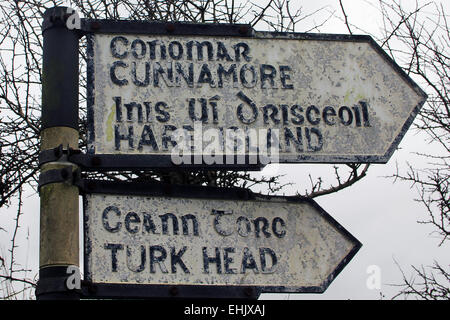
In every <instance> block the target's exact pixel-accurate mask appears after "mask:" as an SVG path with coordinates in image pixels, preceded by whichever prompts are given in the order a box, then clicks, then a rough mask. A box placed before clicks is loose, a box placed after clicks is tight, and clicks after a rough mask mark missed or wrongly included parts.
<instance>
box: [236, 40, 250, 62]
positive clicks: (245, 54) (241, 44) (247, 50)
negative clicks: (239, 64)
mask: <svg viewBox="0 0 450 320" xmlns="http://www.w3.org/2000/svg"><path fill="white" fill-rule="evenodd" d="M233 49H234V61H241V55H242V57H243V58H244V60H245V61H247V62H249V61H250V60H251V57H250V56H249V55H248V54H249V53H250V47H249V46H248V44H246V43H245V42H239V43H237V44H235V45H234V46H233ZM241 49H242V50H241Z"/></svg>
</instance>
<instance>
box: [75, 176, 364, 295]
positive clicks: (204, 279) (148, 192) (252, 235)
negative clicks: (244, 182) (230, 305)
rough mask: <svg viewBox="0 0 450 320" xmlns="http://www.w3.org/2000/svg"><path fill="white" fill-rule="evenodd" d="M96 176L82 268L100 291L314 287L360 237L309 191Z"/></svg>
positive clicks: (324, 283) (325, 281)
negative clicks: (267, 192) (304, 194)
mask: <svg viewBox="0 0 450 320" xmlns="http://www.w3.org/2000/svg"><path fill="white" fill-rule="evenodd" d="M93 183H94V182H90V184H91V191H88V192H87V193H86V195H85V196H84V201H85V202H84V219H85V220H84V230H85V252H86V256H85V268H84V270H85V275H86V279H87V280H88V281H90V282H92V283H94V285H95V286H97V291H96V292H97V294H100V295H101V296H104V295H106V296H108V294H109V295H110V296H114V295H116V296H128V297H141V298H142V297H155V296H178V297H193V296H195V297H208V296H211V292H214V296H215V297H229V298H238V297H246V295H247V297H248V295H249V294H248V293H249V292H250V293H252V294H251V295H252V296H253V295H256V297H257V295H258V294H257V293H261V292H297V293H298V292H315V293H320V292H324V291H325V289H326V288H327V287H328V285H329V284H330V283H331V281H332V280H333V279H334V278H335V277H336V275H337V274H338V273H339V272H340V271H341V270H342V269H343V268H344V267H345V265H346V264H347V263H348V262H349V261H350V259H351V258H352V257H353V256H354V255H355V254H356V252H357V251H358V250H359V248H360V246H361V244H360V243H359V241H358V240H356V239H355V238H354V237H353V236H352V235H351V234H350V233H348V232H347V231H346V230H345V229H344V228H343V227H342V226H340V225H339V224H338V223H337V222H336V221H335V220H334V219H333V218H332V217H331V216H330V215H329V214H328V213H326V212H325V211H324V210H323V209H322V208H321V207H320V206H319V205H318V204H317V203H316V202H314V201H313V200H310V199H301V198H299V197H281V196H263V195H260V194H253V193H251V192H248V191H247V190H245V189H237V188H236V189H221V188H212V187H209V188H208V187H198V186H197V187H195V186H184V187H182V186H171V185H155V184H149V185H145V184H139V183H137V184H131V185H130V183H114V182H100V181H97V182H95V183H94V187H92V184H93ZM137 284H138V285H139V286H142V288H141V289H140V290H137V291H136V290H135V288H136V285H137ZM205 287H208V288H205ZM108 289H109V290H108ZM110 290H113V292H115V293H114V294H113V293H111V292H110ZM94 297H95V295H94Z"/></svg>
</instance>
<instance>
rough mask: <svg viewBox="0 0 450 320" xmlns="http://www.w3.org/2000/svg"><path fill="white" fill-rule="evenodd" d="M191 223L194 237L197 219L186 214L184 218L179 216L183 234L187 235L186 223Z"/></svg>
mask: <svg viewBox="0 0 450 320" xmlns="http://www.w3.org/2000/svg"><path fill="white" fill-rule="evenodd" d="M189 220H190V221H192V234H193V235H194V236H198V221H197V217H196V216H194V215H193V214H186V215H184V216H181V225H182V227H183V234H184V235H189V225H188V221H189Z"/></svg>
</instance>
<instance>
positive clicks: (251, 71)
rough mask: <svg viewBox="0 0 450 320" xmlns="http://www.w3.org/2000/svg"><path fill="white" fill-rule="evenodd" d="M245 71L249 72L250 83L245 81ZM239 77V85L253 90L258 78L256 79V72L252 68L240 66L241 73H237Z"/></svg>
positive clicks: (247, 65)
mask: <svg viewBox="0 0 450 320" xmlns="http://www.w3.org/2000/svg"><path fill="white" fill-rule="evenodd" d="M247 71H250V74H251V81H248V80H247V76H246V75H247V74H248V72H247ZM239 76H240V79H241V83H242V85H243V86H244V87H246V88H253V87H254V86H255V85H256V82H257V79H258V77H257V74H256V70H255V67H254V66H252V65H249V64H244V65H243V66H242V68H241V71H240V72H239Z"/></svg>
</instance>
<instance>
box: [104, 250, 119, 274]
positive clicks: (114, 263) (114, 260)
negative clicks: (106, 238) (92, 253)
mask: <svg viewBox="0 0 450 320" xmlns="http://www.w3.org/2000/svg"><path fill="white" fill-rule="evenodd" d="M103 248H105V249H106V250H111V271H112V272H117V251H119V250H123V245H121V244H113V243H106V244H105V245H104V246H103Z"/></svg>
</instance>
